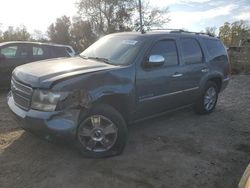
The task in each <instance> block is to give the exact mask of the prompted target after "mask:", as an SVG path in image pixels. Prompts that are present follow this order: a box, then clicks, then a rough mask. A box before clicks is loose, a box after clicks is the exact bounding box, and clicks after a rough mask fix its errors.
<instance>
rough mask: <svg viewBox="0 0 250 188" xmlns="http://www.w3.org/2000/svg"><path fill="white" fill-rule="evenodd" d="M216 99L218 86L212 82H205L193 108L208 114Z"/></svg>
mask: <svg viewBox="0 0 250 188" xmlns="http://www.w3.org/2000/svg"><path fill="white" fill-rule="evenodd" d="M217 99H218V87H217V85H216V84H215V83H214V82H207V84H206V86H205V88H204V91H203V93H202V95H201V96H200V97H199V99H198V100H197V102H196V104H195V106H194V110H195V112H196V113H198V114H209V113H211V112H213V110H214V109H215V106H216V103H217Z"/></svg>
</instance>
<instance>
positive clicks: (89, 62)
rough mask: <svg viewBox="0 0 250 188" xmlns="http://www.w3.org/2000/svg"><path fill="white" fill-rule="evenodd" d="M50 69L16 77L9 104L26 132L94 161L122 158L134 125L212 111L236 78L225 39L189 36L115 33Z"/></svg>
mask: <svg viewBox="0 0 250 188" xmlns="http://www.w3.org/2000/svg"><path fill="white" fill-rule="evenodd" d="M43 65H44V66H40V63H32V64H28V65H23V66H20V67H17V68H16V69H15V70H14V71H13V76H12V87H11V92H10V94H9V96H8V105H9V107H10V109H11V111H12V112H13V114H14V115H15V118H17V119H18V123H20V125H21V126H22V127H23V128H24V129H26V130H28V131H31V132H36V133H38V134H40V135H42V136H43V137H44V138H46V139H51V138H53V137H63V138H71V139H73V140H74V141H76V142H77V144H78V146H79V150H80V151H81V153H82V154H83V155H84V156H89V157H107V156H112V155H117V154H120V153H121V152H122V151H123V149H124V146H125V143H126V138H127V125H128V124H129V123H132V122H135V121H139V120H142V119H145V118H149V117H152V116H155V115H157V114H161V113H163V112H166V111H172V110H176V109H179V108H183V107H187V106H190V105H192V106H193V107H194V109H195V111H196V112H197V113H199V114H209V113H211V112H212V111H213V110H214V108H215V106H216V102H217V99H218V94H219V92H220V91H222V90H223V89H225V87H226V86H227V84H228V82H229V72H230V70H229V62H228V56H227V52H226V49H225V47H224V45H223V44H222V43H221V41H220V40H219V39H218V38H215V37H212V36H208V35H204V34H200V33H190V32H184V31H182V30H180V31H170V32H166V31H157V32H148V33H146V34H141V33H136V32H135V33H133V32H132V33H117V34H112V35H108V36H105V37H103V38H102V39H100V40H99V41H97V42H96V43H94V44H93V45H91V46H90V47H89V48H87V49H86V50H85V51H84V52H83V53H81V54H80V56H78V57H73V58H65V59H57V60H50V61H45V62H43ZM69 70H70V71H69Z"/></svg>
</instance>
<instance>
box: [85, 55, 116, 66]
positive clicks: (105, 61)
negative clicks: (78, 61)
mask: <svg viewBox="0 0 250 188" xmlns="http://www.w3.org/2000/svg"><path fill="white" fill-rule="evenodd" d="M84 58H85V57H84ZM86 58H88V59H94V60H97V61H102V62H104V63H107V64H111V65H112V63H111V62H110V60H109V59H107V58H104V57H86Z"/></svg>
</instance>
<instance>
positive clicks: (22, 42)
mask: <svg viewBox="0 0 250 188" xmlns="http://www.w3.org/2000/svg"><path fill="white" fill-rule="evenodd" d="M8 44H36V45H47V46H56V47H69V48H72V47H71V46H70V45H63V44H56V43H42V42H30V41H9V42H2V43H0V46H4V45H8Z"/></svg>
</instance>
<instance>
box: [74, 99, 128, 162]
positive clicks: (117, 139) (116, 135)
mask: <svg viewBox="0 0 250 188" xmlns="http://www.w3.org/2000/svg"><path fill="white" fill-rule="evenodd" d="M108 133H109V134H108ZM126 141H127V126H126V123H125V121H124V119H123V117H122V115H121V114H120V113H119V112H118V111H117V110H115V109H114V108H113V107H111V106H109V105H106V104H98V105H94V106H93V107H92V108H91V109H90V110H89V111H88V112H85V113H84V114H83V115H82V117H81V119H80V121H79V126H78V129H77V144H78V148H79V150H80V152H81V154H82V155H83V156H84V157H91V158H103V157H111V156H114V155H119V154H121V153H122V152H123V150H124V147H125V145H126Z"/></svg>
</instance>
